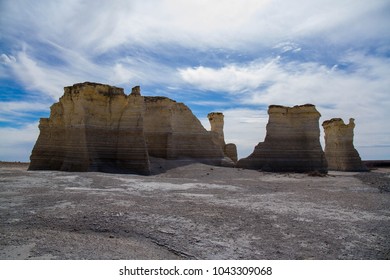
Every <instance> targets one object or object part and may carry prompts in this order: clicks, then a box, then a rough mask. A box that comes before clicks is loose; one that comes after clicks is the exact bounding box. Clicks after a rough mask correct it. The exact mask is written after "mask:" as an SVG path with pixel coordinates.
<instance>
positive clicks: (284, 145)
mask: <svg viewBox="0 0 390 280" xmlns="http://www.w3.org/2000/svg"><path fill="white" fill-rule="evenodd" d="M268 114H269V120H268V124H267V133H266V137H265V140H264V142H261V143H259V144H258V145H257V146H256V147H255V149H254V151H253V153H252V154H251V155H249V156H248V157H247V158H244V159H241V160H239V161H238V163H237V166H238V167H242V168H248V169H261V170H264V171H273V172H310V171H318V172H322V173H326V172H327V163H326V159H325V155H324V152H323V150H322V147H321V144H320V141H319V138H320V129H319V118H320V116H321V115H320V113H319V112H318V111H317V110H316V108H315V106H314V105H311V104H306V105H301V106H294V107H285V106H279V105H271V106H269V108H268Z"/></svg>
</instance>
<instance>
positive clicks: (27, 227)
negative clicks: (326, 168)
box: [0, 163, 390, 259]
mask: <svg viewBox="0 0 390 280" xmlns="http://www.w3.org/2000/svg"><path fill="white" fill-rule="evenodd" d="M26 169H27V165H23V164H5V163H1V164H0V259H389V258H390V192H388V190H389V189H390V169H386V168H382V169H378V170H375V171H372V172H370V173H361V174H358V173H346V172H330V174H329V175H328V176H326V177H311V176H308V175H307V174H291V173H287V174H273V173H264V172H258V171H251V170H242V169H232V168H223V167H213V166H208V165H204V164H191V165H187V166H183V167H178V168H173V169H171V170H168V171H167V172H166V173H161V174H159V175H153V176H149V177H145V176H137V175H117V174H105V173H66V172H57V171H26Z"/></svg>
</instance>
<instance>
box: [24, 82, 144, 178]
mask: <svg viewBox="0 0 390 280" xmlns="http://www.w3.org/2000/svg"><path fill="white" fill-rule="evenodd" d="M143 115H144V98H143V97H142V96H140V95H135V94H131V95H129V96H127V95H126V94H124V93H123V89H121V88H117V87H112V86H109V85H103V84H97V83H89V82H86V83H81V84H75V85H73V86H70V87H65V90H64V95H63V96H62V97H61V98H60V100H59V102H58V103H55V104H54V105H52V106H51V113H50V118H42V119H41V120H40V124H39V129H40V135H39V137H38V140H37V142H36V144H35V146H34V148H33V151H32V154H31V157H30V159H31V163H30V166H29V169H30V170H63V171H104V172H120V173H122V172H124V173H139V174H149V173H150V169H149V157H148V152H147V147H146V142H145V137H144V131H143Z"/></svg>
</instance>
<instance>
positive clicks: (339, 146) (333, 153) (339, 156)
mask: <svg viewBox="0 0 390 280" xmlns="http://www.w3.org/2000/svg"><path fill="white" fill-rule="evenodd" d="M322 126H323V127H324V130H325V157H326V160H327V161H328V168H329V170H338V171H367V170H368V169H367V167H366V166H365V165H364V164H363V163H362V160H361V158H360V156H359V153H358V151H357V150H356V149H355V147H354V145H353V130H354V128H355V120H354V119H352V118H351V119H349V124H345V123H344V121H343V120H342V119H339V118H334V119H331V120H327V121H324V122H323V123H322Z"/></svg>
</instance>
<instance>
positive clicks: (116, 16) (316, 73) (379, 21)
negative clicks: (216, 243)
mask: <svg viewBox="0 0 390 280" xmlns="http://www.w3.org/2000/svg"><path fill="white" fill-rule="evenodd" d="M389 30H390V1H389V0H373V1H366V0H315V1H313V0H312V1H309V0H291V1H281V0H224V1H222V0H221V1H218V0H215V1H206V0H188V1H183V0H182V1H179V0H161V1H157V0H155V1H154V0H140V1H138V0H131V1H130V0H128V1H124V0H110V1H98V0H91V1H88V0H84V1H82V0H63V1H55V0H53V1H45V0H40V1H31V0H0V160H20V161H27V160H28V159H29V156H30V153H31V149H32V147H33V145H34V143H35V140H36V138H37V136H38V133H39V130H38V121H39V118H40V117H48V115H49V112H50V111H49V108H50V105H51V104H53V103H54V102H56V101H58V98H59V97H60V96H61V95H62V94H63V87H64V86H69V85H72V84H75V83H79V82H84V81H91V82H100V83H107V84H110V85H114V86H119V87H123V88H124V89H125V91H126V92H130V89H131V87H133V86H135V85H141V90H142V93H143V95H163V96H168V97H170V98H172V99H175V100H177V101H179V102H184V103H185V104H186V105H187V106H189V107H190V108H191V110H192V111H193V112H194V114H195V115H196V116H197V117H198V118H199V119H200V120H201V122H202V123H203V124H204V126H205V127H206V128H207V129H208V128H209V124H208V121H207V118H206V116H207V113H209V112H212V111H222V112H223V113H224V114H225V138H226V141H227V142H233V143H236V144H237V146H238V151H239V157H245V156H247V155H248V154H249V153H251V152H252V150H253V148H254V146H255V145H256V144H257V143H258V142H260V141H263V140H264V136H265V132H266V129H265V126H266V124H267V121H268V116H267V107H268V105H270V104H280V105H287V106H293V105H297V104H305V103H312V104H315V105H316V107H317V109H318V110H319V111H320V113H321V115H322V117H321V119H320V123H322V122H323V121H324V120H327V119H330V118H334V117H340V118H343V119H344V120H345V121H346V122H348V119H349V118H350V117H353V118H355V120H356V128H355V147H356V148H357V149H358V151H359V152H360V155H361V157H362V158H363V159H390V124H389V120H390V110H389V109H390V31H389ZM321 129H322V128H321ZM321 141H322V143H323V135H321Z"/></svg>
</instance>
